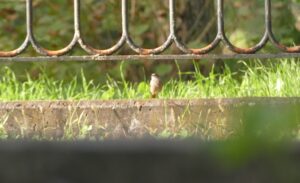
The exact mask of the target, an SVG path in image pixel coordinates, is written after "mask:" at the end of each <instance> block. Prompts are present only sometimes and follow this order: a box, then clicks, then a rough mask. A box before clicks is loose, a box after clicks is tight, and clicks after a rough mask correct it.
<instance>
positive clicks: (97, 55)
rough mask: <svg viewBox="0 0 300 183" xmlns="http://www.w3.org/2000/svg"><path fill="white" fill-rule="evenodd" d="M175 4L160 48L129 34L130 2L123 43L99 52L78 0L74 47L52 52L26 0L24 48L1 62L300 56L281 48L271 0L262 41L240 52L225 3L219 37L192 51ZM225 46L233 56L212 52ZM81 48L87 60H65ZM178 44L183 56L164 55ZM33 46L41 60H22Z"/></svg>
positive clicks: (220, 3) (220, 1)
mask: <svg viewBox="0 0 300 183" xmlns="http://www.w3.org/2000/svg"><path fill="white" fill-rule="evenodd" d="M175 1H176V0H169V28H170V33H169V36H168V38H167V40H166V41H165V42H164V43H163V44H162V45H160V46H158V47H156V48H152V49H146V48H142V47H140V46H139V45H137V44H136V43H135V42H134V40H133V39H132V37H131V35H130V31H129V26H130V25H129V21H128V10H129V7H128V5H129V0H121V3H122V8H121V14H122V36H121V38H120V39H119V41H118V42H117V43H116V44H115V45H114V46H112V47H111V48H108V49H103V50H102V49H96V48H93V47H92V46H91V45H88V44H87V43H86V42H85V40H84V38H83V37H82V36H81V25H80V0H74V36H73V39H72V40H71V41H70V43H69V44H68V45H67V46H66V47H65V48H62V49H60V50H48V49H46V48H43V47H42V46H41V45H40V44H39V42H38V41H37V40H36V39H35V34H34V27H33V23H32V22H33V11H34V10H33V5H32V0H26V30H27V36H26V38H25V40H24V42H23V43H22V44H21V46H20V47H19V48H17V49H15V50H12V51H0V61H89V60H95V61H109V60H141V59H143V60H173V59H176V60H187V59H204V58H215V59H249V58H291V57H299V56H300V46H293V47H288V46H285V45H283V44H281V43H280V42H279V41H278V40H277V39H276V37H275V36H274V33H273V30H272V15H271V13H272V10H271V0H265V33H264V35H263V36H262V38H261V40H260V41H259V42H258V43H257V45H254V46H253V47H251V48H240V47H237V46H235V45H234V44H233V43H231V42H230V40H229V39H228V37H227V36H226V34H225V26H224V0H217V11H216V14H217V35H216V37H215V39H214V40H213V41H212V42H211V43H210V44H208V45H207V46H205V47H203V48H188V46H187V45H185V44H184V43H183V42H181V41H180V39H179V38H178V36H177V34H176V31H175V27H176V21H175V20H176V10H175ZM221 42H222V43H223V44H224V45H225V46H226V47H227V48H228V49H229V50H231V51H232V52H233V54H230V55H222V54H212V53H211V52H212V51H213V50H214V49H216V47H217V46H219V44H220V43H221ZM268 42H270V43H271V44H272V45H273V46H275V47H276V48H278V50H279V52H278V53H275V54H271V53H269V54H257V52H258V51H260V50H261V49H262V48H264V47H265V45H266V44H267V43H268ZM77 44H78V45H79V46H80V47H81V48H82V49H83V50H84V51H85V52H86V53H87V54H88V55H87V56H63V55H65V54H67V53H69V52H70V51H71V50H72V49H73V48H74V47H75V46H76V45H77ZM126 44H127V45H128V46H129V47H130V48H131V49H132V50H133V51H134V52H135V53H136V54H135V55H113V54H115V53H116V52H117V51H119V50H120V49H122V48H123V47H124V46H125V45H126ZM173 44H175V45H176V47H177V48H178V49H179V50H181V53H180V54H172V55H164V54H163V53H164V52H165V51H166V50H167V49H168V48H169V47H170V46H171V45H173ZM30 45H31V46H32V47H33V48H34V49H35V51H36V52H37V53H38V54H40V55H41V56H40V57H20V56H19V55H20V54H22V53H23V52H24V51H25V50H26V49H27V47H28V46H30Z"/></svg>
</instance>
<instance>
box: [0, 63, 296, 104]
mask: <svg viewBox="0 0 300 183" xmlns="http://www.w3.org/2000/svg"><path fill="white" fill-rule="evenodd" d="M242 63H243V64H244V67H243V70H242V71H239V72H238V73H237V72H233V71H232V70H230V69H229V68H228V67H226V68H225V70H224V72H223V73H222V74H216V73H214V72H212V73H210V74H209V76H208V77H204V76H203V75H202V74H201V73H200V72H199V68H198V67H197V66H196V64H195V70H196V72H190V73H182V72H181V71H180V70H179V71H178V73H179V79H176V80H175V79H170V80H168V81H167V82H165V83H164V88H163V91H162V92H161V93H160V95H159V98H162V99H169V98H174V99H193V98H220V97H254V96H257V97H295V96H300V63H298V62H297V61H296V60H281V61H274V62H271V63H268V64H267V66H266V64H262V62H259V61H256V62H251V63H252V64H251V65H249V64H246V63H245V62H242ZM0 74H1V79H0V100H1V101H15V100H94V99H105V100H106V99H148V98H150V93H149V85H148V83H149V81H143V82H140V83H130V82H127V81H126V80H125V79H124V76H123V74H121V75H122V78H123V79H122V80H121V81H115V80H113V79H112V78H111V77H109V76H106V77H107V81H106V83H105V84H95V83H94V82H93V81H87V80H86V78H85V75H84V72H82V73H80V74H79V75H78V76H74V78H73V79H72V80H71V81H68V82H66V81H57V80H55V79H53V78H50V77H48V76H47V74H45V72H42V74H40V75H39V77H38V79H35V80H33V79H32V78H31V77H30V76H27V79H26V80H25V81H20V80H18V79H17V77H16V75H15V73H14V72H13V71H12V70H10V69H9V68H4V69H2V71H0ZM185 75H190V76H191V77H190V78H194V79H192V80H189V81H185V80H183V79H181V78H182V77H184V76H185Z"/></svg>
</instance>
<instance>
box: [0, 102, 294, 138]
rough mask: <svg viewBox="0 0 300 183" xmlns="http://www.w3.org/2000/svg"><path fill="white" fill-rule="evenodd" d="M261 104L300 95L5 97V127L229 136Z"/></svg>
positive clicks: (55, 132)
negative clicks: (98, 98) (82, 98)
mask: <svg viewBox="0 0 300 183" xmlns="http://www.w3.org/2000/svg"><path fill="white" fill-rule="evenodd" d="M260 107H263V108H264V109H268V110H269V111H270V112H272V111H274V110H280V111H282V110H283V109H286V108H289V107H292V108H293V109H295V108H297V109H298V108H299V107H300V98H231V99H197V100H111V101H24V102H2V103H0V116H1V117H0V122H1V124H2V126H1V127H2V129H0V132H1V133H3V134H5V135H7V136H9V137H30V138H32V137H38V138H73V137H74V138H86V137H91V138H96V139H102V138H120V137H129V138H130V137H142V136H145V135H146V136H147V135H150V136H152V135H154V136H160V135H163V136H164V135H165V136H166V135H168V133H169V132H171V133H172V134H173V135H179V136H180V135H184V134H186V135H188V134H193V135H197V136H199V137H201V138H203V139H206V138H209V139H210V138H213V139H224V138H227V137H228V136H230V135H232V134H233V133H234V131H235V128H237V124H239V123H240V122H241V120H242V119H243V117H244V116H245V110H246V111H247V110H249V109H257V108H260ZM297 117H298V116H296V117H295V118H297ZM297 119H298V118H297ZM171 133H169V135H171Z"/></svg>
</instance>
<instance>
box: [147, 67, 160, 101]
mask: <svg viewBox="0 0 300 183" xmlns="http://www.w3.org/2000/svg"><path fill="white" fill-rule="evenodd" d="M161 89H162V82H161V81H160V78H159V76H158V75H157V74H155V73H153V74H152V75H151V81H150V92H151V97H152V98H156V97H157V95H158V93H159V92H160V91H161Z"/></svg>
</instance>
